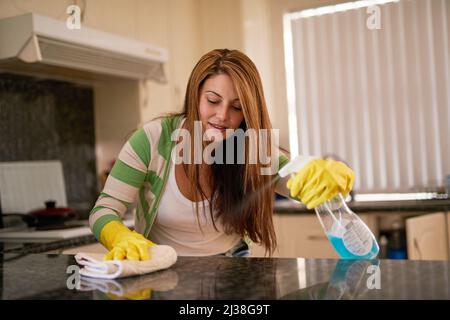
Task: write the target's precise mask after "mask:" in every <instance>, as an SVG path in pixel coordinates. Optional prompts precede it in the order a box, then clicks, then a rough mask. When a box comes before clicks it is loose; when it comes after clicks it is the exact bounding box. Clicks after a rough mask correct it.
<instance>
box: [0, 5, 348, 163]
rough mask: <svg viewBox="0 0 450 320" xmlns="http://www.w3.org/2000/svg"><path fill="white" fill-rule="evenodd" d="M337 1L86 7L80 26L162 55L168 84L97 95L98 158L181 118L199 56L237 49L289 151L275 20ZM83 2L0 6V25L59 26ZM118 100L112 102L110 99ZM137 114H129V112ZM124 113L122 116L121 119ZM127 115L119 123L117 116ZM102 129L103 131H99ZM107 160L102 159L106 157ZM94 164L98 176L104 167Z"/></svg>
mask: <svg viewBox="0 0 450 320" xmlns="http://www.w3.org/2000/svg"><path fill="white" fill-rule="evenodd" d="M336 2H342V1H336V0H334V1H323V0H297V1H295V0H227V1H223V0H86V1H85V3H86V10H85V14H84V20H83V21H82V24H83V25H85V26H88V27H93V28H97V29H100V30H103V31H107V32H112V33H115V34H118V35H122V36H125V37H131V38H134V39H137V40H141V41H146V42H149V43H152V44H155V45H157V46H161V47H163V48H166V49H167V50H168V52H169V62H168V63H167V65H166V72H167V78H168V83H167V84H164V85H161V84H157V83H154V82H142V83H137V82H130V83H126V85H124V86H121V87H119V86H118V85H117V84H116V85H114V86H113V87H108V86H107V85H106V84H105V85H103V86H100V87H96V89H95V95H96V104H97V107H98V110H96V115H97V116H98V117H100V118H102V117H106V116H107V115H108V120H102V119H100V120H98V118H97V121H100V123H101V126H103V125H105V126H106V127H105V128H100V129H99V131H98V132H97V134H98V136H97V142H98V144H100V145H103V146H104V148H103V150H108V152H106V153H105V152H104V151H102V152H100V154H103V155H106V154H107V155H108V156H107V157H109V156H110V155H111V154H116V153H117V152H118V151H119V149H120V146H121V145H122V143H123V138H125V137H126V134H127V133H129V132H130V131H131V130H133V129H134V128H135V127H137V126H138V125H140V124H142V123H143V122H145V121H148V120H150V119H151V118H153V117H155V116H157V115H159V114H161V113H164V112H168V111H178V110H181V108H182V104H183V98H184V91H185V88H186V84H187V81H188V77H189V74H190V72H191V70H192V68H193V66H194V65H195V63H196V62H197V60H198V59H199V58H200V56H201V55H202V54H203V53H205V52H207V51H208V50H210V49H213V48H225V47H227V48H236V49H240V50H243V51H244V52H246V53H247V54H248V55H249V56H250V58H252V59H253V61H254V62H255V64H256V65H257V67H258V69H259V71H260V74H261V77H262V81H263V85H264V89H265V95H266V100H267V103H268V108H269V113H270V115H271V119H272V123H273V126H274V128H278V129H280V138H281V145H282V146H283V147H286V148H287V147H288V146H289V144H288V130H287V123H288V121H287V104H286V89H285V75H284V74H285V73H284V53H283V33H282V14H283V13H284V12H288V11H292V10H298V9H303V8H308V7H314V6H319V5H326V4H330V3H336ZM73 3H79V4H82V3H83V2H82V1H64V0H39V1H36V0H1V1H0V18H2V17H7V16H13V15H18V14H22V13H26V12H35V13H39V14H43V15H47V16H50V17H54V18H57V19H60V20H65V19H66V17H67V14H66V12H65V10H66V7H67V6H68V5H69V4H73ZM113 91H114V92H116V93H118V92H125V93H127V94H126V95H125V97H124V98H123V99H122V100H121V101H119V100H117V99H116V98H115V95H110V94H109V93H110V92H113ZM136 101H138V107H137V108H134V107H130V106H131V105H133V104H136ZM122 111H123V112H122ZM124 113H126V117H123V114H124ZM106 124H107V125H106ZM105 157H106V156H105ZM105 157H103V158H102V157H100V158H99V160H100V161H99V168H98V169H99V170H102V169H103V168H104V166H105V165H106V163H107V162H108V161H109V159H107V158H105Z"/></svg>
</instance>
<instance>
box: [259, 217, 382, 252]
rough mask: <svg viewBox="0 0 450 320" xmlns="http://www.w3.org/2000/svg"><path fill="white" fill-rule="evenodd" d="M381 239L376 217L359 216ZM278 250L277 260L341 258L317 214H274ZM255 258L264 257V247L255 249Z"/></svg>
mask: <svg viewBox="0 0 450 320" xmlns="http://www.w3.org/2000/svg"><path fill="white" fill-rule="evenodd" d="M358 216H359V217H360V218H361V219H362V220H363V221H364V222H365V223H366V224H367V226H368V227H369V228H370V229H371V230H372V232H373V233H374V234H375V236H376V237H377V235H378V226H377V219H376V216H375V215H372V214H359V215H358ZM274 227H275V233H276V235H277V241H278V248H277V251H276V252H275V254H274V256H275V257H304V258H324V259H325V258H329V259H336V258H339V256H338V254H337V253H336V251H335V250H334V248H333V246H332V245H331V243H330V242H329V240H328V238H327V237H326V235H325V232H324V231H323V228H322V226H321V225H320V222H319V220H318V219H317V217H316V215H314V214H277V213H275V214H274ZM252 256H253V257H262V256H264V249H263V248H262V247H261V246H257V245H253V246H252Z"/></svg>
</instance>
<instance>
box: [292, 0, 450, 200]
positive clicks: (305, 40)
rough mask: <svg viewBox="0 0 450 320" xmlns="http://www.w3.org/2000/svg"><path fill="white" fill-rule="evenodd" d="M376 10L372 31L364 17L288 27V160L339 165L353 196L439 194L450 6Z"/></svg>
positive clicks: (419, 3) (410, 2)
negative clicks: (294, 153)
mask: <svg viewBox="0 0 450 320" xmlns="http://www.w3.org/2000/svg"><path fill="white" fill-rule="evenodd" d="M378 8H379V10H380V11H379V17H380V29H369V27H368V25H367V20H368V19H369V18H370V17H371V16H372V14H373V13H371V12H369V11H368V10H367V8H366V7H362V8H358V9H352V10H345V11H341V12H334V13H328V14H322V15H315V16H308V17H304V16H302V15H301V12H300V15H299V14H296V13H291V14H288V15H287V16H286V17H285V30H284V32H285V50H286V52H285V53H286V71H287V83H288V103H289V104H290V110H291V111H294V110H295V111H294V112H290V116H291V119H290V132H291V135H292V132H294V134H296V136H295V137H293V138H292V136H291V138H292V139H291V143H295V144H296V145H295V146H292V145H291V150H292V149H296V148H297V147H298V153H300V154H310V155H322V156H324V155H333V156H335V157H337V158H338V159H340V160H342V161H345V162H346V163H348V164H349V165H350V166H351V167H352V168H353V169H354V170H355V172H356V176H357V177H356V181H355V189H356V190H358V191H363V192H371V191H372V192H373V191H375V192H376V191H412V190H415V191H421V190H423V189H422V188H423V187H435V186H439V185H442V184H443V180H444V177H445V175H447V174H450V145H449V144H450V57H449V50H450V49H449V42H450V39H449V34H450V31H449V24H450V22H449V21H448V20H449V18H450V1H448V0H400V1H397V2H391V3H385V4H382V5H378ZM286 21H288V23H286ZM286 34H288V36H286ZM287 42H288V43H287ZM291 69H292V72H290V71H289V70H291ZM293 147H294V148H293Z"/></svg>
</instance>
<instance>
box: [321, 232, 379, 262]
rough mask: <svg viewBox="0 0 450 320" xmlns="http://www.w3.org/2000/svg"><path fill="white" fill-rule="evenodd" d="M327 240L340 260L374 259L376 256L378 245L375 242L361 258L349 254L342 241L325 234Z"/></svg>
mask: <svg viewBox="0 0 450 320" xmlns="http://www.w3.org/2000/svg"><path fill="white" fill-rule="evenodd" d="M327 237H328V239H329V240H330V242H331V244H332V245H333V247H334V249H335V250H336V251H337V253H338V254H339V256H340V257H341V258H342V259H374V258H375V257H376V256H377V254H378V250H379V248H378V245H377V243H376V242H375V241H373V242H372V248H371V249H370V251H369V253H367V254H366V255H363V256H358V255H355V254H353V253H351V252H350V251H349V250H348V249H347V248H346V247H345V245H344V241H343V240H342V238H340V237H336V236H333V235H331V234H327Z"/></svg>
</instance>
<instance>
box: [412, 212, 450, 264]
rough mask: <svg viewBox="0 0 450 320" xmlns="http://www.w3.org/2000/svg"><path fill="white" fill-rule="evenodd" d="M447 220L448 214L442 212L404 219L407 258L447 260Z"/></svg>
mask: <svg viewBox="0 0 450 320" xmlns="http://www.w3.org/2000/svg"><path fill="white" fill-rule="evenodd" d="M449 220H450V218H449V213H447V214H446V213H444V212H437V213H433V214H428V215H423V216H420V217H414V218H409V219H406V238H407V247H408V258H409V259H412V260H448V259H449V236H448V226H449V224H448V221H449Z"/></svg>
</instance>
